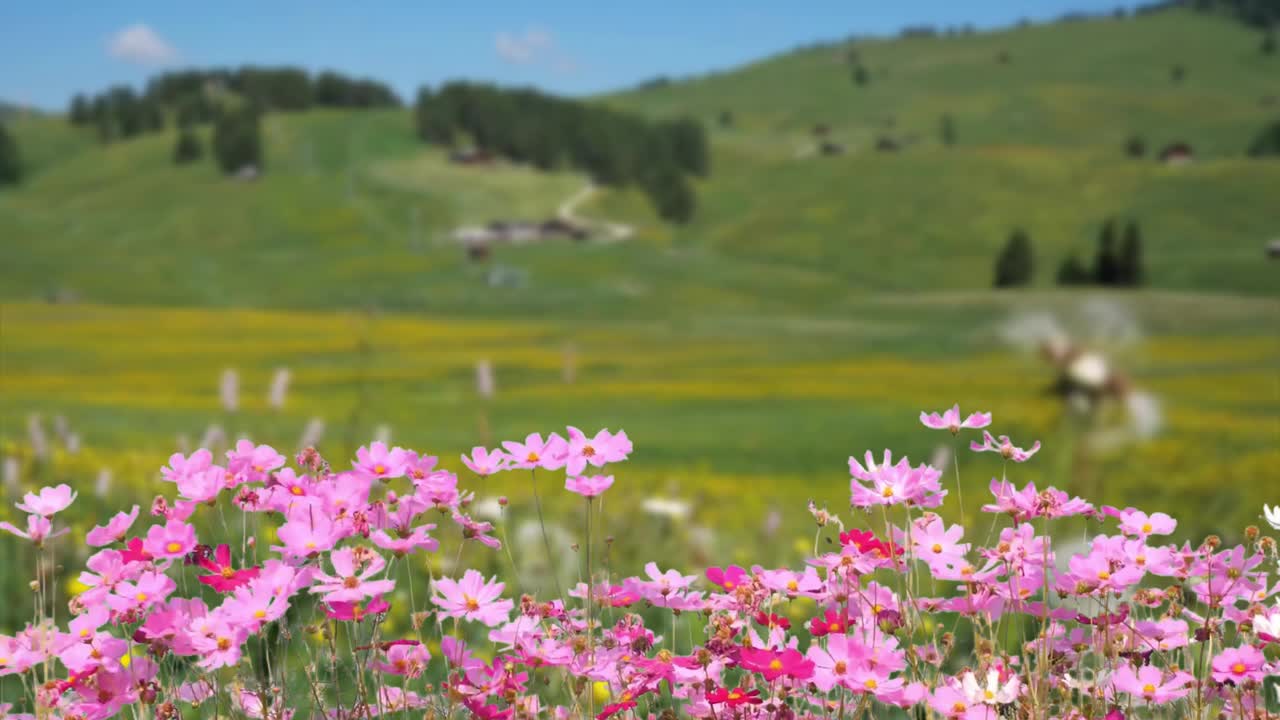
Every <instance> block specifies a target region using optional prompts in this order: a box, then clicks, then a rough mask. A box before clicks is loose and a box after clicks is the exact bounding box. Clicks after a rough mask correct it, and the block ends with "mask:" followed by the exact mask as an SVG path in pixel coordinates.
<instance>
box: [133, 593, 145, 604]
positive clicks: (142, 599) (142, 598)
mask: <svg viewBox="0 0 1280 720" xmlns="http://www.w3.org/2000/svg"><path fill="white" fill-rule="evenodd" d="M133 599H135V600H137V601H138V602H146V601H147V594H146V593H144V592H140V593H138V594H137V595H134V596H133Z"/></svg>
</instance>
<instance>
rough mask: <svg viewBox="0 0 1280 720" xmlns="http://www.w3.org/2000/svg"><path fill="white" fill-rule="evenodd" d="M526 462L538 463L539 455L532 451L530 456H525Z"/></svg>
mask: <svg viewBox="0 0 1280 720" xmlns="http://www.w3.org/2000/svg"><path fill="white" fill-rule="evenodd" d="M524 460H525V462H538V453H536V452H532V451H530V453H529V454H528V455H525V456H524Z"/></svg>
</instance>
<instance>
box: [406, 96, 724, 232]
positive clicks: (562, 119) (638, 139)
mask: <svg viewBox="0 0 1280 720" xmlns="http://www.w3.org/2000/svg"><path fill="white" fill-rule="evenodd" d="M414 116H415V124H416V127H417V133H418V136H419V137H420V138H421V139H422V140H424V141H426V142H431V143H438V144H443V145H453V144H454V143H455V142H457V141H459V140H461V139H462V137H463V136H464V135H465V136H466V137H467V138H469V140H470V142H471V143H473V144H474V145H475V146H476V148H478V149H481V150H485V151H487V152H490V153H494V154H497V155H501V156H503V157H506V158H509V159H511V160H513V161H516V162H524V163H529V164H531V165H533V166H535V167H537V168H539V169H542V170H550V169H553V168H557V167H562V166H567V167H573V168H577V169H579V170H582V171H585V172H587V173H589V174H590V175H591V177H592V178H593V179H594V180H595V181H596V182H598V183H601V184H603V185H613V186H619V187H620V186H627V185H638V186H639V187H640V188H642V189H643V190H644V191H645V193H646V194H647V195H648V196H649V199H650V201H651V202H652V203H653V205H654V207H655V208H656V210H657V211H658V214H659V215H661V216H662V217H663V218H664V219H666V220H669V221H672V222H680V223H683V222H687V221H688V220H689V219H691V218H692V217H693V212H694V207H695V204H696V198H695V196H694V192H693V187H692V185H691V184H690V182H689V179H688V178H689V176H690V175H696V176H705V175H707V174H708V173H709V172H710V151H709V149H708V143H707V138H706V132H705V130H704V129H703V127H702V125H701V124H700V123H698V122H697V121H696V120H693V119H691V118H681V119H676V120H666V121H660V122H650V121H648V120H645V119H643V118H640V117H638V116H635V115H629V114H626V113H622V112H618V111H615V110H610V109H608V108H604V107H600V106H597V105H588V104H584V103H580V102H574V101H572V100H566V99H563V98H558V97H554V96H551V95H546V94H544V93H540V92H538V91H536V90H531V89H507V88H499V87H496V86H493V85H485V84H476V83H466V82H455V83H450V84H448V85H445V86H444V87H442V88H440V89H439V90H438V91H436V92H432V91H431V90H429V89H426V88H424V89H422V90H421V91H419V93H418V98H417V102H416V103H415V106H414Z"/></svg>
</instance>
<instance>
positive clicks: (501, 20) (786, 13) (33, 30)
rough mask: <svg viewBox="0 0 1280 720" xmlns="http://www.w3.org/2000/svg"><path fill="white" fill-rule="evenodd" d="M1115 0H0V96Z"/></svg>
mask: <svg viewBox="0 0 1280 720" xmlns="http://www.w3.org/2000/svg"><path fill="white" fill-rule="evenodd" d="M1120 4H1123V5H1131V4H1132V3H1131V2H1118V1H1117V0H1024V1H1023V2H1007V1H1006V2H1000V1H998V0H969V1H968V2H956V1H955V0H901V1H899V2H870V1H869V0H843V1H841V0H810V1H808V2H801V3H787V4H785V5H784V4H783V3H779V2H751V1H748V0H739V1H738V2H727V1H724V0H702V1H699V0H686V1H685V2H662V1H657V0H650V1H648V2H644V3H617V2H599V0H597V2H585V1H582V2H537V3H535V2H521V3H515V2H508V3H498V2H488V3H480V2H463V3H451V2H428V1H426V0H422V1H420V2H412V3H411V2H360V3H357V2H342V3H339V2H326V1H321V0H318V1H316V2H292V1H286V0H281V1H278V2H277V1H271V2H252V3H250V2H239V1H238V0H227V1H224V2H216V3H199V4H196V3H185V2H173V1H172V0H167V1H166V2H64V1H61V0H40V1H39V2H19V1H17V0H10V1H8V2H5V3H4V8H3V9H0V48H3V51H4V56H5V62H4V63H0V99H4V100H8V101H11V102H20V103H23V104H29V105H34V106H36V107H40V108H45V109H62V108H64V107H65V106H66V103H67V102H68V100H69V99H70V97H71V95H72V94H73V93H75V92H77V91H94V92H96V91H98V90H101V89H103V88H105V87H107V86H108V85H111V84H115V83H130V84H135V85H141V83H142V82H143V81H144V80H145V79H146V78H147V77H149V76H150V75H152V74H154V73H156V72H159V71H161V70H164V69H167V68H177V67H186V66H214V65H217V66H227V65H230V66H235V65H241V64H246V63H254V64H262V65H273V64H290V65H300V66H303V67H306V68H309V69H312V70H318V69H324V68H333V69H337V70H341V71H344V72H348V73H351V74H356V75H368V76H372V77H375V78H378V79H380V80H384V81H386V82H389V83H390V84H391V85H392V86H393V87H394V88H395V89H396V90H397V91H398V92H399V93H400V94H401V95H402V96H403V97H405V98H406V99H408V98H410V97H411V96H412V93H413V92H414V90H415V89H416V88H417V87H419V86H420V85H423V84H432V85H434V84H438V83H440V82H443V81H447V80H450V79H455V78H470V79H483V80H490V81H495V82H500V83H508V84H524V85H536V86H538V87H541V88H544V89H546V90H550V91H554V92H560V93H567V94H586V93H593V92H600V91H604V90H609V89H614V88H618V87H622V86H626V85H630V84H634V83H636V82H639V81H641V80H645V79H648V78H651V77H654V76H656V75H671V76H680V75H686V74H693V73H699V72H704V71H707V70H715V69H721V68H727V67H732V66H735V65H739V64H742V63H744V62H749V61H751V60H755V59H758V58H760V57H763V56H766V55H769V54H772V53H776V52H779V51H782V50H786V49H789V48H792V47H794V46H796V45H799V44H802V43H807V42H811V41H815V40H824V39H833V38H839V37H845V36H848V35H850V34H854V33H857V34H885V33H892V32H895V31H896V30H897V29H899V28H901V27H903V26H905V25H916V24H922V23H927V24H933V25H938V26H946V25H959V24H963V23H972V24H974V25H975V26H977V27H992V26H999V25H1007V24H1010V23H1013V22H1015V21H1017V20H1018V19H1020V18H1031V19H1049V18H1053V17H1056V16H1058V15H1060V14H1062V13H1063V12H1066V11H1069V10H1084V11H1106V10H1109V9H1111V8H1113V7H1115V6H1117V5H1120Z"/></svg>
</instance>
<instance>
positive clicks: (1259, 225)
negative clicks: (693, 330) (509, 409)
mask: <svg viewBox="0 0 1280 720" xmlns="http://www.w3.org/2000/svg"><path fill="white" fill-rule="evenodd" d="M856 49H857V51H858V53H859V54H860V57H861V61H862V62H863V63H865V64H866V65H867V66H868V67H869V68H870V69H871V70H872V75H873V80H872V82H871V84H870V85H868V86H866V87H857V86H855V85H854V84H853V83H852V81H851V76H850V70H849V67H848V65H847V64H846V61H845V59H844V53H845V50H844V48H843V47H835V46H832V47H824V48H819V49H811V50H805V51H800V52H796V53H790V54H787V55H783V56H780V57H777V58H773V59H770V60H766V61H763V62H760V63H757V64H754V65H750V66H747V67H745V68H742V69H740V70H736V71H733V72H729V73H722V74H716V75H711V76H707V77H705V78H700V79H696V80H692V81H689V82H684V83H677V84H673V85H670V86H666V87H662V88H656V89H650V90H643V91H636V92H631V93H627V94H623V95H619V96H616V97H613V98H611V99H610V102H612V103H613V104H616V105H618V106H620V107H624V108H628V109H632V110H638V111H642V112H648V113H651V114H654V115H671V114H679V113H691V114H694V115H695V116H698V117H700V118H703V119H705V120H706V121H707V122H708V123H709V124H712V125H713V126H714V123H715V118H716V117H717V116H718V115H719V113H720V111H721V110H725V109H727V110H730V111H732V112H733V114H734V117H735V120H736V123H735V128H733V129H729V130H718V131H717V132H716V149H717V152H716V154H715V156H714V159H715V164H716V167H715V170H714V173H713V177H712V179H711V180H710V181H709V182H707V183H706V184H705V185H704V186H703V187H702V188H701V190H702V193H701V196H700V199H701V201H702V212H701V214H700V215H699V217H698V219H697V220H696V221H695V222H694V223H693V225H692V226H691V227H690V228H688V230H687V231H685V232H683V233H680V234H679V239H684V240H687V241H688V242H690V243H706V244H708V245H710V246H711V247H712V248H714V249H715V250H716V251H718V252H720V253H722V254H724V255H725V256H728V257H732V258H751V259H755V260H760V261H764V262H769V263H773V264H779V265H784V266H790V267H796V268H806V269H815V270H824V271H830V272H831V274H832V275H834V276H835V277H836V278H838V281H839V282H840V284H842V285H844V286H846V287H850V288H864V287H870V288H884V287H892V288H901V289H911V288H938V287H945V288H959V287H974V286H975V285H977V286H980V285H982V284H984V283H985V282H987V280H988V278H989V277H990V263H991V258H992V257H993V255H994V254H995V252H996V251H997V250H998V248H999V246H1000V245H1001V244H1002V243H1003V242H1004V240H1005V238H1006V237H1007V235H1008V232H1009V231H1010V229H1011V228H1012V227H1014V226H1022V227H1025V228H1026V229H1028V230H1029V231H1030V232H1031V235H1032V237H1033V242H1034V244H1035V247H1036V249H1037V251H1038V258H1039V261H1040V268H1041V271H1040V274H1039V282H1040V283H1041V284H1049V283H1051V282H1052V274H1053V270H1054V268H1055V267H1056V264H1057V262H1058V261H1060V260H1061V259H1062V258H1063V257H1064V256H1065V255H1067V254H1068V253H1071V252H1075V253H1078V254H1080V255H1081V256H1082V258H1084V259H1085V260H1086V261H1087V260H1088V259H1089V257H1090V255H1091V253H1092V251H1093V248H1094V238H1095V236H1096V233H1097V228H1098V226H1099V224H1100V222H1101V221H1102V219H1103V218H1104V217H1107V216H1109V215H1119V216H1123V217H1133V218H1137V219H1138V220H1140V221H1141V224H1142V228H1143V230H1144V235H1145V240H1146V243H1147V253H1148V258H1149V263H1148V265H1149V269H1150V273H1149V274H1150V276H1151V282H1152V283H1153V284H1156V285H1159V286H1163V287H1173V288H1187V289H1211V290H1216V291H1229V292H1249V293H1268V294H1274V293H1276V292H1277V291H1278V290H1280V282H1277V280H1276V267H1275V264H1274V263H1267V262H1266V261H1265V259H1264V256H1263V245H1264V243H1265V241H1266V240H1267V239H1268V238H1270V237H1274V236H1276V235H1277V234H1280V205H1278V204H1277V203H1275V202H1274V197H1275V193H1276V191H1277V189H1280V163H1276V162H1272V161H1269V162H1258V161H1250V160H1246V159H1244V158H1243V157H1242V155H1243V149H1244V147H1245V146H1246V145H1247V143H1248V141H1249V139H1250V138H1251V137H1252V136H1253V135H1254V133H1256V132H1257V130H1258V128H1260V127H1261V126H1262V125H1263V124H1264V123H1265V122H1266V121H1267V120H1268V118H1269V117H1270V116H1272V115H1274V114H1275V113H1276V112H1278V110H1277V109H1275V108H1274V106H1273V107H1272V108H1271V109H1266V108H1264V107H1262V105H1261V104H1260V101H1261V100H1262V98H1264V97H1267V96H1272V97H1275V96H1280V59H1277V58H1276V57H1274V56H1272V57H1269V58H1268V57H1265V56H1262V55H1261V54H1260V53H1258V52H1257V38H1256V34H1255V33H1252V32H1251V31H1248V30H1246V29H1244V28H1242V27H1241V26H1239V25H1237V24H1234V23H1231V22H1229V21H1226V20H1220V19H1214V18H1207V17H1204V16H1200V15H1190V14H1183V13H1166V14H1160V15H1156V16H1151V17H1144V18H1140V19H1135V20H1121V21H1117V20H1100V21H1093V22H1082V23H1072V24H1057V25H1051V26H1041V27H1032V28H1025V29H1018V30H1010V31H1007V32H1000V33H994V34H984V35H975V36H968V37H956V38H935V39H910V40H890V41H866V42H860V43H858V44H857V45H856ZM1001 51H1007V52H1008V53H1009V55H1010V57H1011V59H1012V62H1011V63H1010V64H1007V65H1001V64H998V63H997V62H996V57H997V55H998V54H999V53H1000V52H1001ZM1175 64H1181V65H1183V66H1184V67H1185V68H1186V69H1187V76H1186V80H1185V81H1184V82H1183V83H1182V84H1180V85H1175V84H1174V83H1172V82H1171V80H1170V69H1171V67H1172V66H1173V65H1175ZM944 114H950V115H951V116H952V117H953V118H954V121H955V126H956V129H957V134H958V138H959V142H958V144H957V145H956V146H955V147H952V148H946V147H944V146H942V145H941V142H940V139H939V132H938V128H939V126H940V118H941V117H942V116H943V115H944ZM818 123H824V124H827V125H829V126H830V127H831V133H832V137H833V139H835V140H836V141H838V142H841V143H843V144H845V145H846V146H847V147H849V148H850V150H851V152H850V153H849V154H847V155H845V156H842V157H839V158H820V157H808V158H803V159H797V158H796V154H797V151H798V150H800V149H803V148H805V147H807V146H810V145H811V144H812V143H811V136H810V134H809V133H810V131H811V128H812V127H813V126H814V125H815V124H818ZM1134 133H1136V134H1139V135H1141V136H1142V137H1144V138H1145V139H1146V142H1147V145H1148V148H1149V151H1151V152H1154V151H1155V150H1156V149H1158V148H1159V147H1160V146H1163V145H1164V144H1166V143H1168V142H1170V141H1174V140H1185V141H1187V142H1190V143H1191V144H1192V145H1193V146H1194V147H1195V148H1196V150H1197V152H1198V154H1199V158H1200V159H1199V161H1198V162H1197V163H1195V164H1194V165H1192V166H1189V167H1180V168H1168V167H1163V166H1160V165H1159V164H1157V163H1155V162H1154V161H1151V160H1148V161H1134V160H1130V159H1128V158H1126V157H1125V156H1124V155H1123V152H1122V147H1123V144H1124V142H1125V140H1126V138H1128V137H1129V136H1130V135H1131V134H1134ZM882 135H888V136H891V137H895V138H897V139H899V140H900V141H907V142H909V145H908V147H907V149H906V150H905V151H904V152H902V153H901V154H898V155H885V154H882V153H877V152H874V151H873V150H872V149H871V148H872V146H873V144H874V142H875V139H876V138H878V137H880V136H882ZM911 138H915V142H910V140H911ZM615 211H617V212H625V210H624V208H622V207H621V205H619V206H617V207H616V208H615ZM938 256H944V257H945V258H946V260H947V261H946V262H945V263H943V262H931V261H930V259H931V258H934V257H938Z"/></svg>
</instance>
